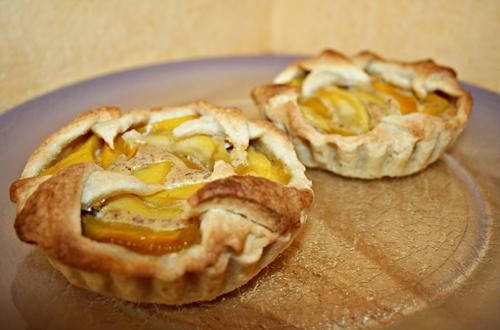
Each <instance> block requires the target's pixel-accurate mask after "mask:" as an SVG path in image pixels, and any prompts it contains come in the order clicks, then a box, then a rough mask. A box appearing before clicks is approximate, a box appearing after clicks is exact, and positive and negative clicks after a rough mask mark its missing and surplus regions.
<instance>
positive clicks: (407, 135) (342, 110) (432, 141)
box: [252, 50, 472, 179]
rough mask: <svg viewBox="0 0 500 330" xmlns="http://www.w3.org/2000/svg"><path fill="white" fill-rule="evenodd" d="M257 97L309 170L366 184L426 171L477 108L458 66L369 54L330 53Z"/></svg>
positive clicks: (300, 64)
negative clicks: (458, 75) (462, 82)
mask: <svg viewBox="0 0 500 330" xmlns="http://www.w3.org/2000/svg"><path fill="white" fill-rule="evenodd" d="M252 96H253V98H254V100H255V102H256V104H257V105H258V107H259V108H260V109H261V110H262V112H263V113H264V114H265V116H266V117H267V118H269V119H270V120H272V121H273V122H274V123H275V124H276V125H277V126H278V127H280V128H281V129H283V130H284V131H286V132H287V133H288V134H289V136H290V137H291V139H292V141H293V143H294V145H295V148H296V151H297V154H298V156H299V159H300V160H301V161H302V162H303V163H304V164H305V165H306V166H307V167H314V168H322V169H326V170H329V171H332V172H334V173H337V174H340V175H343V176H347V177H354V178H364V179H372V178H380V177H385V176H389V177H397V176H404V175H409V174H412V173H415V172H418V171H420V170H422V169H424V168H425V167H427V166H428V165H429V164H431V163H432V162H434V161H436V160H437V159H438V158H439V157H440V156H441V155H442V154H443V153H444V152H445V150H446V148H447V147H448V146H449V145H450V144H452V143H453V141H454V140H455V139H456V138H457V136H458V135H459V134H460V133H461V132H462V130H463V129H464V127H465V126H466V124H467V121H468V119H469V116H470V113H471V108H472V99H471V96H470V95H469V93H468V92H467V91H465V90H464V89H462V88H461V87H460V86H459V84H458V82H457V79H456V74H455V72H454V71H453V70H452V69H450V68H446V67H443V66H440V65H437V64H436V63H434V62H433V61H432V60H426V61H418V62H400V61H392V60H386V59H383V58H381V57H379V56H377V55H375V54H372V53H370V52H362V53H360V54H357V55H355V56H353V57H346V56H344V55H342V54H340V53H337V52H335V51H332V50H326V51H324V52H322V53H321V54H319V55H318V56H315V57H313V58H310V59H306V60H302V61H297V62H294V63H292V64H290V65H289V66H288V67H287V68H286V69H285V70H284V71H283V72H281V73H280V74H278V76H277V77H276V78H275V79H274V83H273V84H271V85H266V86H261V87H258V88H256V89H255V90H254V91H253V92H252Z"/></svg>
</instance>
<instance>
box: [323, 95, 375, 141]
mask: <svg viewBox="0 0 500 330" xmlns="http://www.w3.org/2000/svg"><path fill="white" fill-rule="evenodd" d="M317 95H318V96H319V97H320V98H321V99H322V100H325V101H329V102H330V103H331V104H332V105H333V107H334V109H332V110H333V111H334V112H335V114H336V115H337V117H338V120H339V121H340V123H339V124H342V125H343V127H342V128H345V129H346V130H348V131H353V132H356V133H366V132H368V130H369V128H370V127H369V121H370V118H369V117H368V112H367V111H366V109H365V107H364V105H363V103H361V102H360V101H359V100H358V99H357V98H356V97H354V96H353V95H352V94H351V93H349V92H347V91H344V90H341V89H339V88H337V87H330V88H329V89H320V90H318V92H317ZM335 126H337V127H338V126H339V125H338V124H337V125H335Z"/></svg>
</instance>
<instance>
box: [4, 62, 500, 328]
mask: <svg viewBox="0 0 500 330" xmlns="http://www.w3.org/2000/svg"><path fill="white" fill-rule="evenodd" d="M293 59H294V58H293V57H290V56H255V57H232V58H219V59H207V60H197V61H186V62H178V63H167V64H162V65H155V66H150V67H144V68H140V69H134V70H129V71H125V72H120V73H116V74H113V75H108V76H104V77H99V78H95V79H92V80H88V81H84V82H81V83H78V84H75V85H71V86H68V87H66V88H63V89H60V90H58V91H55V92H53V93H50V94H47V95H45V96H42V97H39V98H37V99H34V100H32V101H29V102H27V103H24V104H22V105H20V106H18V107H16V108H14V109H12V110H10V111H9V112H7V113H5V114H3V115H1V116H0V141H2V143H1V144H0V154H2V155H3V156H2V159H3V162H2V163H3V164H2V172H1V173H0V196H1V198H0V220H1V221H2V224H1V226H0V246H1V248H2V249H1V250H2V251H3V253H4V256H3V258H2V261H1V262H0V278H1V281H0V293H1V296H0V299H1V305H2V310H1V311H0V324H8V325H9V326H10V327H9V328H12V329H22V328H27V327H29V328H50V329H65V328H68V327H72V328H76V329H80V328H81V329H87V328H102V329H104V328H109V327H110V326H111V325H112V326H114V327H121V328H125V329H128V328H131V329H132V328H133V329H137V328H179V327H180V328H193V327H195V328H196V327H202V328H204V327H207V328H221V327H233V328H234V327H240V328H255V327H256V326H257V325H260V326H263V327H265V328H275V327H290V328H293V327H298V328H303V327H307V328H311V327H312V328H315V327H316V328H324V327H326V326H338V327H353V326H354V327H358V326H365V325H366V326H380V325H383V326H387V327H394V328H405V329H408V328H410V329H412V328H415V329H422V328H429V329H430V328H436V327H437V328H450V329H451V328H454V329H457V328H470V327H471V326H475V327H483V328H488V327H492V326H494V325H496V326H497V327H498V326H499V325H500V316H499V315H498V313H497V311H498V310H499V309H500V299H498V297H500V274H499V273H498V271H496V269H497V268H498V265H499V264H500V244H498V243H499V237H500V229H499V225H498V220H499V209H500V208H499V207H500V205H499V202H500V199H499V197H500V171H499V165H500V145H499V144H500V130H499V129H498V124H499V123H500V111H499V109H498V107H499V106H500V95H498V94H494V93H491V92H487V91H485V90H482V89H480V88H476V87H474V86H470V85H464V87H465V88H466V89H468V90H469V91H470V92H471V93H472V95H473V98H474V101H475V105H474V110H473V115H472V118H471V120H470V123H469V125H468V127H467V129H466V130H465V131H464V133H463V134H462V136H461V137H460V138H459V139H458V141H457V142H456V143H455V145H454V146H453V147H452V148H451V149H450V150H449V152H448V154H446V155H445V156H444V157H443V158H442V159H441V160H440V161H438V162H436V163H435V164H433V165H431V166H430V167H429V168H428V169H426V170H425V171H423V172H421V173H419V174H416V175H412V176H409V177H405V178H400V179H383V180H374V181H362V180H353V179H345V178H342V177H339V176H336V175H333V174H330V173H327V172H323V171H318V170H309V171H308V172H307V175H308V176H309V177H310V178H311V179H312V181H313V185H314V190H315V195H316V199H315V203H314V205H313V207H312V209H311V211H310V212H309V220H308V223H307V224H306V226H305V228H304V230H303V231H302V233H301V234H300V235H299V237H298V238H297V240H296V241H295V242H294V243H293V245H292V246H291V247H290V248H289V249H288V250H287V251H285V253H283V255H282V256H280V257H279V258H278V259H277V260H276V261H275V262H273V263H272V264H271V265H270V266H268V267H267V268H266V269H264V270H263V271H262V272H261V273H260V274H259V275H258V276H257V277H256V278H254V279H253V280H252V281H250V283H248V284H247V285H245V286H243V287H242V288H240V289H238V290H236V291H234V292H232V293H229V294H227V295H225V296H223V297H220V298H218V299H216V300H215V301H213V302H209V303H202V304H191V305H187V306H183V307H167V306H161V305H151V304H132V303H126V302H123V301H119V300H117V299H113V298H107V297H102V296H99V295H97V294H94V293H91V292H87V291H85V290H81V289H78V288H75V287H72V286H70V285H69V284H68V283H67V282H66V281H65V279H64V278H63V277H62V276H61V275H60V274H58V273H57V272H56V271H55V270H53V269H52V268H51V266H50V264H49V263H48V261H47V260H46V258H45V256H44V255H43V253H41V252H40V251H39V250H38V249H37V248H36V247H33V246H30V245H27V244H25V243H22V242H20V241H19V240H18V239H17V237H16V235H15V232H14V230H13V225H12V224H13V221H14V217H15V206H14V204H12V203H11V202H10V201H9V197H8V187H9V185H10V183H11V182H12V181H14V180H15V179H16V178H17V177H18V176H19V174H20V172H21V170H22V168H23V165H24V163H25V161H26V159H27V157H28V156H29V154H30V153H31V152H32V151H33V150H34V148H36V146H37V145H38V144H39V143H40V142H41V141H42V140H43V139H44V138H45V137H46V136H47V135H48V134H50V133H51V132H53V131H54V130H56V129H57V128H59V127H61V126H62V125H64V124H65V123H67V122H68V121H69V120H71V119H72V118H74V117H75V116H76V115H77V114H79V113H81V112H83V111H85V110H88V109H91V108H94V107H98V106H101V105H117V106H120V107H121V108H122V109H131V108H137V107H139V108H147V107H153V106H158V105H172V104H182V103H187V102H191V101H193V100H195V99H205V100H207V101H210V102H213V103H215V104H221V105H233V106H239V107H241V108H242V109H244V110H245V112H246V113H247V115H248V116H249V117H250V118H257V117H259V114H258V113H257V111H256V109H255V108H254V106H253V105H252V102H251V99H250V97H249V93H250V91H251V89H252V88H254V87H256V86H259V85H261V84H263V83H266V82H269V81H270V80H271V79H272V77H273V76H274V75H275V74H276V73H277V72H279V71H280V69H282V68H283V67H284V66H285V65H286V64H287V63H288V62H290V61H291V60H293ZM82 311H84V313H82ZM83 314H84V315H85V316H82V315H83Z"/></svg>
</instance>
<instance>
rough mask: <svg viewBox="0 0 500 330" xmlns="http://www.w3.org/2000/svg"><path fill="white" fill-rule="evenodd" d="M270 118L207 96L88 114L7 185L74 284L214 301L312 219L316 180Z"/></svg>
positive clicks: (22, 229)
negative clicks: (256, 117) (308, 212)
mask: <svg viewBox="0 0 500 330" xmlns="http://www.w3.org/2000/svg"><path fill="white" fill-rule="evenodd" d="M304 170H305V169H304V166H303V165H302V164H301V163H300V162H299V161H298V159H297V157H296V154H295V152H294V149H293V146H292V144H291V143H290V142H289V140H288V139H287V137H286V136H285V135H284V134H283V133H282V132H281V131H280V130H278V129H276V128H275V127H274V126H273V125H272V124H270V123H269V122H265V121H258V122H249V121H247V120H246V119H245V117H244V116H243V113H242V112H241V111H240V110H237V109H232V108H221V107H216V106H213V105H210V104H208V103H204V102H197V103H193V104H188V105H186V106H180V107H171V108H160V109H153V110H135V111H131V112H128V113H122V112H121V111H120V110H119V109H117V108H111V107H105V108H100V109H97V110H93V111H90V112H87V113H84V114H83V115H81V116H80V117H78V118H76V119H75V120H73V121H72V122H71V123H69V124H68V125H66V126H65V127H63V128H62V129H60V130H59V131H58V132H56V133H54V134H52V135H51V136H49V137H48V138H47V139H46V140H45V141H44V142H43V143H42V144H41V145H40V147H39V148H38V149H37V150H35V152H34V153H33V154H32V155H31V157H30V158H29V160H28V162H27V164H26V166H25V168H24V170H23V172H22V175H21V178H20V179H19V180H17V181H15V182H14V183H13V184H12V186H11V199H12V201H14V202H15V203H16V204H17V207H18V211H17V215H16V221H15V229H16V231H17V234H18V236H19V238H20V239H21V240H22V241H25V242H28V243H34V244H37V245H38V246H39V248H40V249H41V250H42V251H43V252H44V253H45V254H46V255H47V257H48V258H49V260H50V262H51V264H52V265H53V266H54V267H55V268H56V269H58V270H59V271H60V272H61V273H62V274H63V275H64V276H65V277H66V278H67V279H68V281H69V282H71V283H72V284H74V285H76V286H79V287H83V288H87V289H90V290H92V291H95V292H99V293H102V294H105V295H112V296H117V297H119V298H122V299H125V300H129V301H135V302H155V303H164V304H185V303H190V302H194V301H202V300H211V299H214V298H215V297H217V296H219V295H221V294H223V293H225V292H228V291H231V290H233V289H235V288H237V287H239V286H241V285H243V284H245V283H246V282H248V281H249V280H250V279H251V278H252V277H253V276H254V275H255V274H257V273H258V272H259V271H260V270H261V269H262V268H263V267H265V266H266V265H267V264H269V263H270V262H271V261H272V260H273V259H274V258H275V257H276V256H277V255H278V254H279V253H281V252H282V251H283V250H284V249H285V248H287V247H288V246H289V245H290V243H291V242H292V240H293V239H294V237H295V236H296V235H297V233H298V232H299V230H300V228H301V225H302V224H303V223H304V221H305V215H304V209H306V208H307V207H308V206H309V205H310V204H311V202H312V197H313V194H312V190H311V183H310V181H309V180H308V179H307V178H306V177H305V175H304Z"/></svg>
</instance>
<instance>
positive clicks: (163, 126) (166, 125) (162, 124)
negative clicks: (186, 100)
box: [149, 115, 200, 133]
mask: <svg viewBox="0 0 500 330" xmlns="http://www.w3.org/2000/svg"><path fill="white" fill-rule="evenodd" d="M199 117H200V116H198V115H191V116H185V117H178V118H172V119H167V120H162V121H158V122H156V123H153V124H151V128H150V130H149V132H150V133H156V132H170V131H172V130H173V129H174V128H176V127H177V126H179V125H181V124H183V123H185V122H187V121H190V120H193V119H196V118H199Z"/></svg>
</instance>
